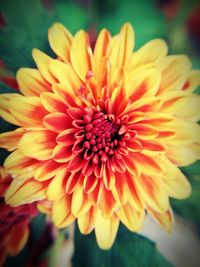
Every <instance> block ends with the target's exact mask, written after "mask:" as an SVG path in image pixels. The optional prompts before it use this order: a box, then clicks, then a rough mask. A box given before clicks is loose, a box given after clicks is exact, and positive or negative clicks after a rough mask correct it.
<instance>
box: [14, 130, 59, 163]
mask: <svg viewBox="0 0 200 267" xmlns="http://www.w3.org/2000/svg"><path fill="white" fill-rule="evenodd" d="M55 138H56V136H55V134H54V133H52V132H50V131H48V130H35V131H29V132H27V133H26V134H24V135H23V137H22V138H21V140H20V142H19V144H18V147H19V151H20V152H21V153H22V154H24V155H25V156H27V157H30V158H35V159H38V160H48V159H50V158H52V152H53V148H54V147H55V145H56V142H55Z"/></svg>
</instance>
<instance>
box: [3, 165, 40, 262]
mask: <svg viewBox="0 0 200 267" xmlns="http://www.w3.org/2000/svg"><path fill="white" fill-rule="evenodd" d="M11 181H12V178H11V177H10V175H8V174H7V173H6V172H5V170H4V169H3V168H2V167H1V166H0V226H1V227H0V239H1V243H0V266H3V264H4V262H5V260H6V257H7V256H15V255H17V254H18V253H19V252H20V251H21V250H22V249H23V247H24V246H25V244H26V242H27V240H28V236H29V222H30V220H31V219H32V218H33V217H34V216H36V214H37V209H36V206H35V204H26V205H22V206H19V207H15V208H13V207H11V206H9V205H7V204H6V203H5V201H4V194H5V192H6V190H7V188H8V186H9V184H10V183H11Z"/></svg>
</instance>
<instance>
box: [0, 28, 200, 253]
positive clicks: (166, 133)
mask: <svg viewBox="0 0 200 267" xmlns="http://www.w3.org/2000/svg"><path fill="white" fill-rule="evenodd" d="M48 37H49V42H50V46H51V48H52V50H53V51H54V52H55V54H56V56H57V59H53V58H51V57H49V56H47V55H46V54H44V53H43V52H41V51H39V50H37V49H34V50H33V58H34V60H35V63H36V66H37V68H35V69H30V68H22V69H20V70H19V71H18V73H17V81H18V84H19V88H20V91H21V93H22V95H20V94H3V95H2V96H1V111H0V115H1V116H2V117H3V118H4V119H5V120H7V121H8V122H10V123H13V124H15V125H18V126H20V128H18V129H17V130H15V131H12V132H8V133H3V134H1V136H0V145H1V147H3V148H6V149H8V150H9V151H13V150H14V152H12V153H11V154H10V155H9V156H8V158H7V159H6V160H5V163H4V166H5V168H6V170H7V171H8V172H9V173H10V174H11V175H12V176H13V177H15V179H14V180H13V182H12V184H11V186H10V187H9V189H8V191H7V193H6V201H7V202H8V203H9V204H10V205H12V206H17V205H21V204H24V203H30V202H33V201H37V200H42V199H43V200H46V201H47V203H48V201H51V203H52V208H51V209H50V211H48V212H50V214H51V217H52V220H53V221H54V223H55V225H56V226H57V227H59V228H62V227H66V226H68V225H69V224H71V223H72V222H73V221H75V220H76V219H77V221H78V226H79V229H80V231H81V233H83V234H88V233H90V232H91V231H92V230H93V229H94V230H95V234H96V238H97V242H98V245H99V246H100V247H101V248H103V249H108V248H110V247H111V246H112V244H113V242H114V240H115V236H116V233H117V229H118V226H119V222H120V221H121V222H122V223H123V224H124V225H125V226H126V227H127V228H128V229H130V230H131V231H139V230H140V229H141V227H142V225H143V221H144V218H145V213H146V212H148V213H149V214H151V216H153V218H154V219H155V220H156V221H157V222H158V223H159V224H161V226H163V227H164V228H165V229H167V230H168V231H170V230H171V227H172V221H173V215H172V212H171V209H170V203H169V197H173V198H178V199H182V198H185V197H187V196H188V195H189V194H190V192H191V187H190V184H189V182H188V181H187V179H186V178H185V176H184V175H183V173H182V172H181V171H180V170H179V168H178V166H186V165H189V164H191V163H193V162H195V161H196V160H197V159H199V158H200V153H199V152H200V151H199V136H200V128H199V126H198V124H197V123H196V122H197V121H198V119H199V114H200V112H199V107H200V98H199V96H197V95H196V94H194V93H193V91H194V90H195V88H196V87H197V86H198V85H199V83H200V78H199V77H200V75H199V74H200V72H199V71H197V70H191V63H190V60H189V59H188V57H186V56H181V55H179V56H167V45H166V43H165V42H164V41H163V40H160V39H155V40H152V41H150V42H149V43H147V44H145V45H144V46H143V47H141V48H140V49H139V50H137V51H135V52H133V47H134V31H133V29H132V26H131V25H130V24H128V23H127V24H125V25H124V26H123V27H122V29H121V31H120V33H119V34H118V35H116V36H114V37H112V36H111V35H110V33H109V32H108V31H107V30H105V29H104V30H102V31H101V32H100V34H99V35H98V38H97V40H96V44H95V47H94V50H92V49H91V47H90V43H89V38H88V35H87V33H86V32H84V31H82V30H81V31H79V32H77V33H76V34H75V36H72V35H71V34H70V33H69V31H68V30H67V29H66V28H65V27H64V26H63V25H61V24H59V23H55V24H54V25H53V26H52V27H51V28H50V30H49V34H48ZM48 210H49V209H48Z"/></svg>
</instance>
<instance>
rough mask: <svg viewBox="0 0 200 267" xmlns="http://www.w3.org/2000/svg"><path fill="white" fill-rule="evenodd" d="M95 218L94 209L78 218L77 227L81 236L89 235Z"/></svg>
mask: <svg viewBox="0 0 200 267" xmlns="http://www.w3.org/2000/svg"><path fill="white" fill-rule="evenodd" d="M95 216H96V209H95V208H94V207H92V208H90V209H89V210H88V212H86V213H85V214H83V215H81V216H79V217H78V227H79V230H80V232H81V233H82V234H84V235H87V234H89V233H91V231H92V230H93V228H94V220H95Z"/></svg>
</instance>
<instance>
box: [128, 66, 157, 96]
mask: <svg viewBox="0 0 200 267" xmlns="http://www.w3.org/2000/svg"><path fill="white" fill-rule="evenodd" d="M160 81H161V74H160V72H159V70H158V69H157V68H153V67H151V66H148V65H146V66H142V67H139V68H136V69H135V70H133V71H132V72H131V73H130V76H129V79H128V82H127V84H126V86H125V90H126V94H127V97H128V98H130V99H131V100H132V101H136V100H138V99H139V98H141V97H143V98H144V97H152V96H155V95H156V93H157V91H158V89H159V86H160Z"/></svg>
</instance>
